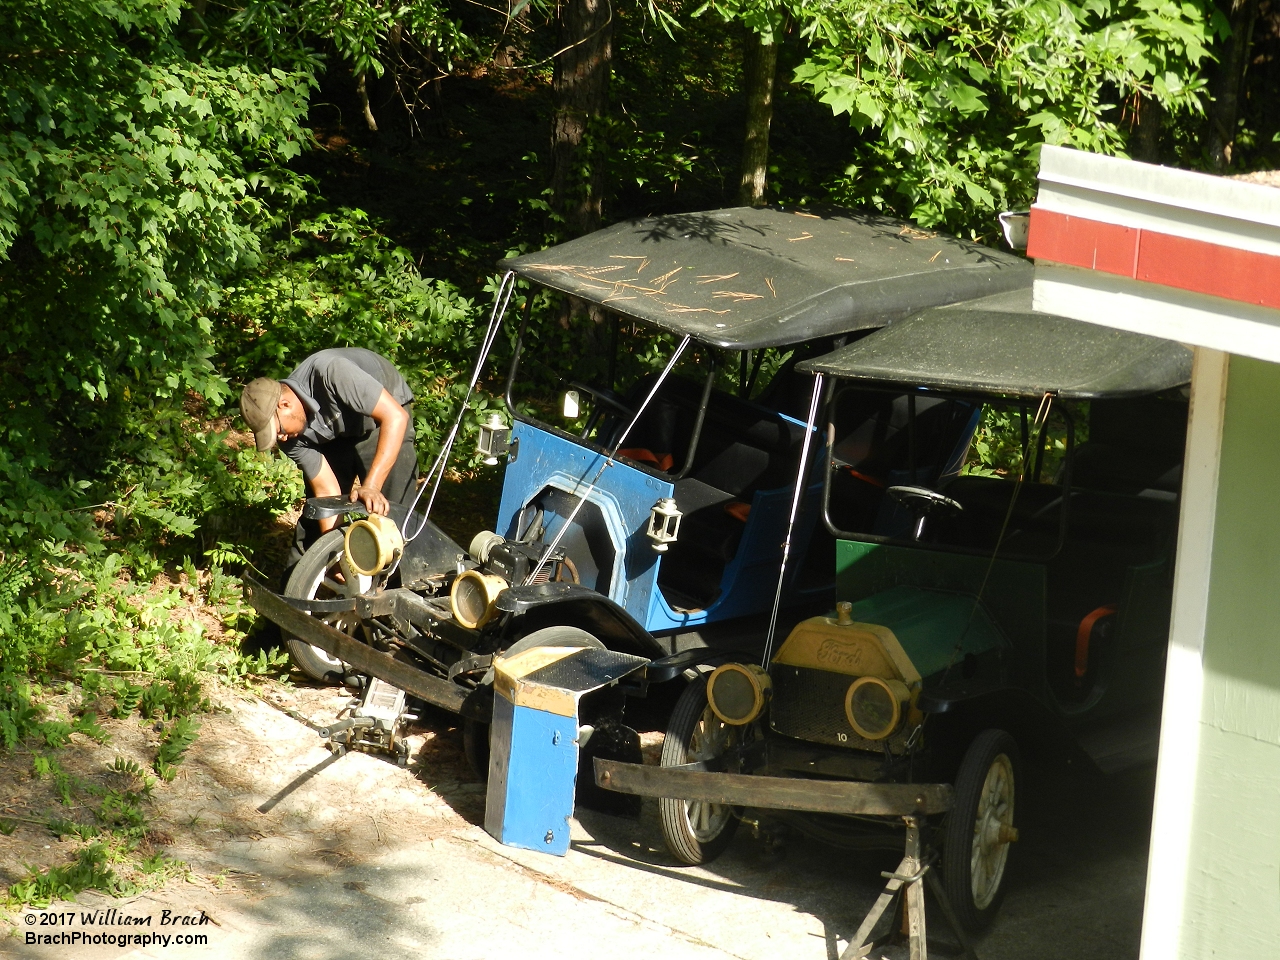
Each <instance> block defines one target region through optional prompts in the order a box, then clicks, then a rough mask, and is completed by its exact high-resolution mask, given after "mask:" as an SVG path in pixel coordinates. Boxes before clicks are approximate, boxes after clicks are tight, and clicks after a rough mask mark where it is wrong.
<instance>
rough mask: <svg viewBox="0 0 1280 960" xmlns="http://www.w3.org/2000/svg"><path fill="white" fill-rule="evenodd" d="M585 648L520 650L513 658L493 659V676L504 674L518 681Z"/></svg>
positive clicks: (532, 648) (534, 648) (533, 648)
mask: <svg viewBox="0 0 1280 960" xmlns="http://www.w3.org/2000/svg"><path fill="white" fill-rule="evenodd" d="M586 649H588V648H587V647H531V648H530V649H528V650H521V651H520V652H519V653H517V654H516V655H515V656H513V657H494V659H493V670H494V673H495V674H505V675H506V676H508V677H510V678H511V679H513V680H519V679H520V678H521V677H527V676H528V675H529V674H531V673H533V672H535V671H537V670H541V669H542V668H543V667H545V666H547V665H548V664H552V663H558V662H559V661H561V660H563V659H564V658H565V657H570V656H573V654H575V653H582V652H583V651H584V650H586Z"/></svg>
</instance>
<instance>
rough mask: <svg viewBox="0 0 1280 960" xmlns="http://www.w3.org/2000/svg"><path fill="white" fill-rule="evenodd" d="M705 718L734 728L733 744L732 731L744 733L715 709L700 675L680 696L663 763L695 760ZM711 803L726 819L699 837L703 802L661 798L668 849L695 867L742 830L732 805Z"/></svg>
mask: <svg viewBox="0 0 1280 960" xmlns="http://www.w3.org/2000/svg"><path fill="white" fill-rule="evenodd" d="M704 721H705V722H706V723H707V724H712V725H715V726H714V727H713V729H716V730H728V731H731V734H730V740H729V741H728V742H729V743H732V742H733V740H732V737H733V736H734V735H735V734H734V733H732V731H737V734H736V735H741V733H740V732H741V729H742V728H738V727H727V726H726V725H725V724H723V723H722V722H721V721H720V720H719V719H718V718H717V717H716V715H715V714H714V713H712V712H711V706H710V704H709V703H708V702H707V675H706V674H700V675H699V676H698V677H696V678H695V679H693V680H691V681H689V685H688V686H687V687H685V689H684V693H682V694H681V695H680V699H679V700H677V701H676V706H675V709H674V710H673V711H672V712H671V721H670V722H669V723H668V724H667V733H666V737H665V738H664V740H663V742H662V760H661V765H662V766H664V767H676V766H680V765H681V764H684V763H690V762H692V761H693V759H694V758H693V757H691V755H690V747H691V745H692V743H693V740H694V737H695V735H696V734H697V733H698V728H699V725H700V724H702V723H703V722H704ZM704 729H705V728H704ZM697 759H701V760H706V759H710V757H709V756H699V757H697ZM708 806H709V807H710V809H709V810H708V818H709V819H710V818H711V817H712V816H714V817H715V819H716V820H719V819H720V818H721V817H723V818H724V820H723V823H721V824H719V828H718V829H715V828H714V826H713V827H712V828H711V829H712V830H713V832H711V833H710V835H708V833H706V832H704V834H703V836H702V837H699V836H698V834H697V833H696V832H695V828H694V826H693V822H692V816H691V815H693V816H696V815H698V814H700V813H701V812H702V804H701V803H700V802H699V801H688V800H676V799H671V798H668V797H663V798H661V799H659V800H658V817H659V819H660V820H661V822H662V836H663V839H665V840H666V842H667V849H669V850H670V851H671V853H672V855H673V856H674V857H675V858H676V859H677V860H679V861H680V862H681V863H684V864H687V865H689V866H691V867H692V866H697V865H698V864H701V863H710V862H711V861H712V860H714V859H716V857H718V856H720V854H722V853H724V851H725V849H726V848H727V847H728V846H729V842H730V841H731V840H732V839H733V835H734V833H736V832H737V829H738V817H737V816H736V815H735V814H734V812H733V810H732V809H731V808H727V807H721V806H720V805H708ZM695 811H696V813H695Z"/></svg>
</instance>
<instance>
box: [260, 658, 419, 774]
mask: <svg viewBox="0 0 1280 960" xmlns="http://www.w3.org/2000/svg"><path fill="white" fill-rule="evenodd" d="M404 705H405V693H404V691H403V690H401V689H399V688H398V687H393V686H392V685H391V684H389V683H387V682H386V681H385V680H379V679H378V678H377V677H370V678H369V682H368V684H367V685H366V686H365V688H364V695H363V696H362V697H361V698H360V699H358V700H357V699H352V700H351V702H350V703H348V704H347V705H346V706H345V707H343V708H342V709H341V710H339V711H338V716H337V718H336V719H335V720H334V722H333V723H330V724H327V725H324V726H321V725H320V724H318V723H313V722H312V721H311V720H308V719H307V718H306V717H304V716H302V714H300V713H298V712H297V711H296V710H291V709H289V708H288V707H285V706H282V705H281V704H275V706H276V708H277V709H278V710H281V711H283V712H284V713H285V714H287V715H288V716H290V717H292V718H293V719H294V720H297V721H298V722H299V723H301V724H303V725H305V726H307V727H309V728H310V729H312V730H314V731H315V732H316V733H318V734H319V735H320V737H321V738H322V739H324V740H327V741H328V744H327V745H328V747H329V749H330V750H331V751H333V753H334V754H335V755H336V756H339V757H340V756H342V755H343V754H345V753H346V752H347V751H348V750H360V751H362V752H364V753H371V752H378V753H389V754H391V755H392V756H394V757H395V758H396V764H397V766H401V767H404V766H408V763H409V744H408V742H407V741H406V740H405V739H404V731H405V728H406V727H407V726H408V725H409V724H410V723H411V722H413V721H414V720H417V719H418V718H417V716H416V715H414V714H411V713H407V712H406V711H405V708H404ZM343 714H346V716H345V717H344V716H343Z"/></svg>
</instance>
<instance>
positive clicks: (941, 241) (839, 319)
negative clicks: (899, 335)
mask: <svg viewBox="0 0 1280 960" xmlns="http://www.w3.org/2000/svg"><path fill="white" fill-rule="evenodd" d="M501 265H502V267H503V268H504V269H509V270H514V271H515V272H516V273H517V274H518V275H520V276H522V277H526V278H528V279H531V280H534V281H536V282H538V283H540V284H542V285H544V286H547V287H551V288H552V289H555V290H560V291H562V292H564V293H569V294H572V295H573V296H576V297H581V298H583V299H585V300H588V301H590V302H592V303H596V304H600V305H601V306H603V307H605V308H607V309H609V310H612V311H614V312H616V313H620V314H622V315H623V316H628V317H634V318H636V319H639V320H643V321H645V322H647V323H652V324H654V325H655V326H657V327H660V328H662V329H664V330H671V331H673V332H675V333H679V334H690V335H692V336H694V337H696V338H697V339H699V340H703V341H705V342H707V343H710V344H713V345H715V346H718V347H727V348H729V349H735V350H752V349H756V348H759V347H770V346H780V345H783V344H792V343H799V342H801V341H804V340H809V339H812V338H814V337H820V336H834V335H836V334H841V333H848V332H851V331H854V330H867V329H873V328H875V327H880V326H883V325H884V324H886V323H888V322H890V321H893V320H898V319H900V318H902V317H905V316H909V315H910V314H912V313H915V312H917V311H919V310H923V309H924V308H925V307H932V306H937V305H938V304H942V303H955V302H956V301H959V300H969V299H972V298H973V297H978V296H984V295H986V294H989V293H997V292H1000V291H1003V290H1012V289H1016V288H1018V287H1026V288H1029V287H1030V285H1031V274H1032V270H1031V266H1030V264H1029V263H1027V262H1026V261H1025V260H1022V259H1020V258H1018V257H1014V256H1011V255H1009V254H1006V253H1001V252H1000V251H997V250H991V249H988V248H986V247H983V246H979V245H978V244H973V243H966V242H964V241H962V240H957V239H955V238H953V237H948V236H945V235H942V234H938V233H936V232H933V231H929V230H920V229H917V228H916V227H914V226H912V225H910V224H907V223H904V222H902V221H901V220H891V219H889V218H887V217H880V216H871V215H864V214H852V213H845V212H832V213H825V214H822V215H818V214H816V213H809V212H806V211H796V212H791V211H783V210H778V209H770V208H764V209H754V208H751V207H738V208H734V209H728V210H711V211H707V212H704V213H682V214H671V215H667V216H661V217H650V218H647V219H643V220H629V221H626V222H624V223H618V224H615V225H614V226H612V227H607V228H605V229H603V230H597V231H596V232H595V233H591V234H588V235H587V236H585V237H579V238H578V239H576V240H570V241H569V242H568V243H562V244H560V245H559V246H555V247H551V248H550V249H547V250H542V251H540V252H538V253H530V254H525V255H524V256H521V257H516V258H514V259H511V260H504V261H503V262H502V264H501Z"/></svg>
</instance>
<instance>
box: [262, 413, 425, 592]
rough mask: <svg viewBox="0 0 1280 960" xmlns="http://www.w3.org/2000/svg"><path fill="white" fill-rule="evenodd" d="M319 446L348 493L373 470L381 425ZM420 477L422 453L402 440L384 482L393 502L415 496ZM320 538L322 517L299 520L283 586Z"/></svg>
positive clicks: (384, 487)
mask: <svg viewBox="0 0 1280 960" xmlns="http://www.w3.org/2000/svg"><path fill="white" fill-rule="evenodd" d="M405 409H406V410H407V411H409V416H410V417H412V416H413V406H412V405H409V406H406V407H405ZM410 422H412V420H411V421H410ZM319 450H320V453H321V454H322V455H323V456H324V458H325V460H327V461H328V462H329V468H330V469H331V470H332V471H333V473H334V476H336V477H337V478H338V486H339V487H340V488H341V490H342V494H343V496H346V495H348V494H349V493H350V492H351V487H352V485H353V484H354V483H355V480H356V477H361V478H363V477H365V476H367V475H368V473H369V468H370V466H372V464H373V457H374V454H375V453H377V452H378V428H377V427H374V428H373V430H372V431H370V432H369V433H367V434H365V435H364V436H362V437H339V438H338V439H337V440H333V441H330V442H329V443H326V444H325V445H324V446H322V447H320V448H319ZM417 478H418V456H417V454H416V453H415V452H414V449H413V440H412V439H407V440H405V441H404V443H402V444H400V452H399V454H397V455H396V462H395V463H394V464H393V465H392V467H391V472H390V473H389V474H387V479H386V482H385V483H383V485H382V495H383V496H384V497H386V498H387V499H388V500H390V501H391V502H392V503H408V502H409V500H410V499H411V498H412V497H413V491H414V487H415V483H414V481H415V480H417ZM308 492H310V491H308ZM319 538H320V524H319V521H316V520H299V521H298V526H297V527H296V528H295V529H294V532H293V546H292V547H291V548H290V550H289V559H288V561H286V563H285V571H284V576H283V577H282V578H281V586H282V587H283V586H284V584H286V583H288V581H289V574H291V573H292V572H293V568H294V566H295V565H296V564H297V562H298V561H299V560H301V559H302V555H303V554H304V553H306V552H307V547H309V546H311V544H313V543H315V542H316V540H318V539H319Z"/></svg>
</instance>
